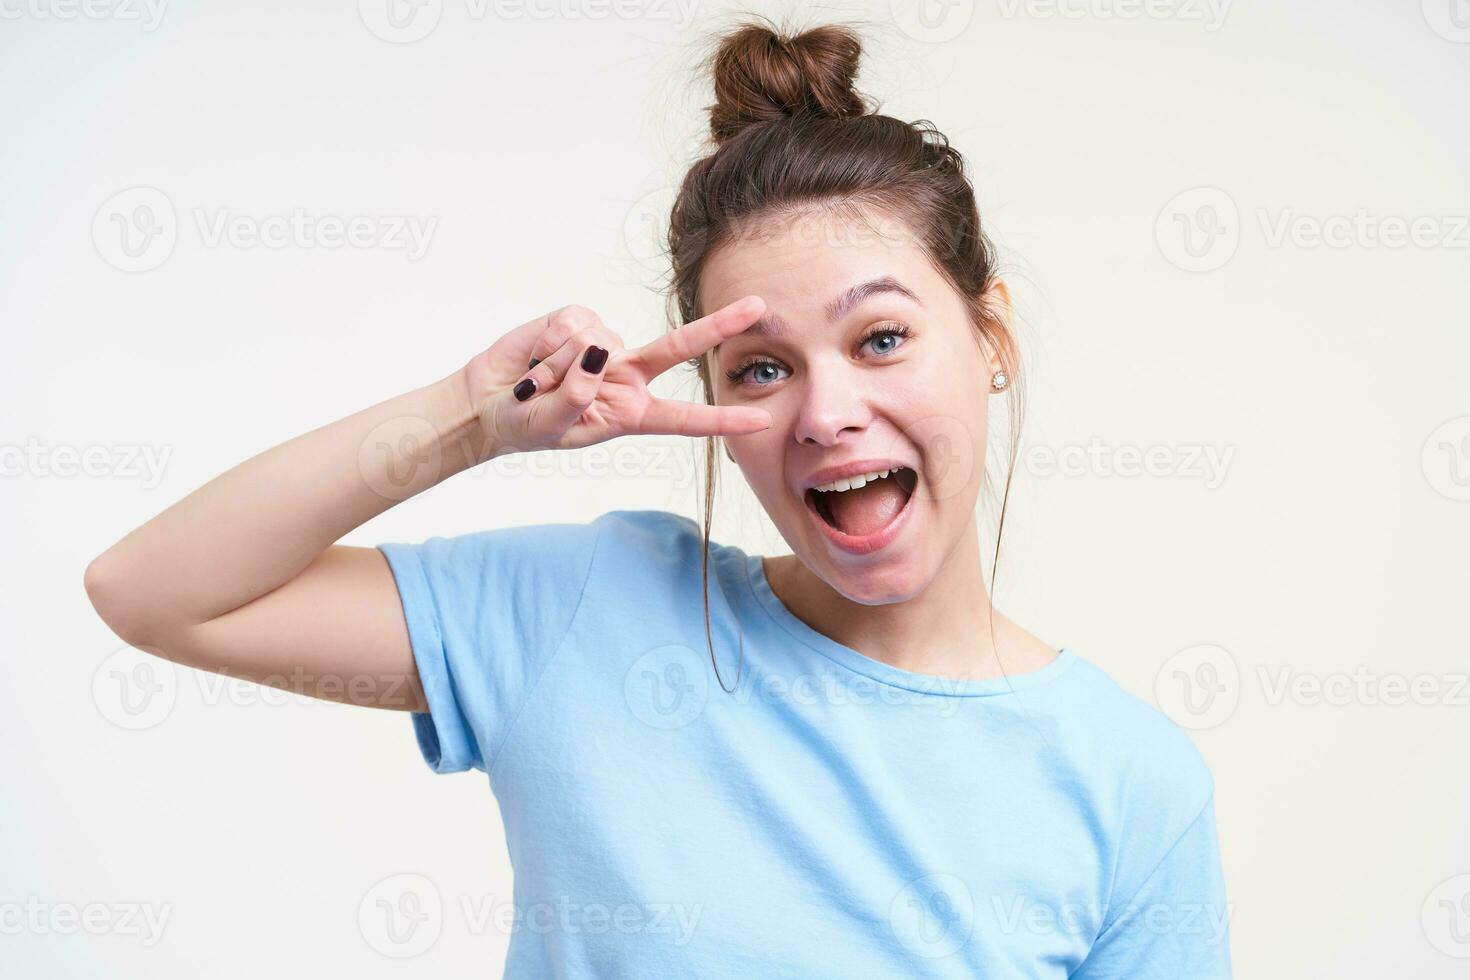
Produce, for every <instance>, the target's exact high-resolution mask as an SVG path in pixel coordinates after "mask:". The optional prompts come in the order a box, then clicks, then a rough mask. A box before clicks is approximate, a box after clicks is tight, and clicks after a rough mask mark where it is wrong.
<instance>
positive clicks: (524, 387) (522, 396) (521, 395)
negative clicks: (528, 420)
mask: <svg viewBox="0 0 1470 980" xmlns="http://www.w3.org/2000/svg"><path fill="white" fill-rule="evenodd" d="M535 393H536V379H535V378H522V379H521V383H520V384H518V385H516V386H515V387H514V388H512V389H511V394H513V395H515V396H516V401H518V402H523V401H525V400H526V399H527V398H530V397H531V396H532V395H534V394H535Z"/></svg>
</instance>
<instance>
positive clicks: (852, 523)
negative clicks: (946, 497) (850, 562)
mask: <svg viewBox="0 0 1470 980" xmlns="http://www.w3.org/2000/svg"><path fill="white" fill-rule="evenodd" d="M918 479H919V478H918V474H917V473H915V472H914V471H913V470H912V469H910V468H909V467H907V466H900V467H898V468H896V469H891V470H879V471H877V472H875V473H869V474H865V475H863V476H860V477H853V478H851V479H846V480H837V481H835V482H834V483H833V484H828V485H827V487H828V488H827V489H825V490H819V489H817V488H815V487H813V488H812V489H810V490H808V491H807V492H806V504H807V507H808V508H809V509H810V510H811V511H812V512H813V513H814V514H816V515H817V517H818V518H819V519H820V520H821V521H822V523H823V524H825V525H826V526H827V527H828V528H830V529H831V530H833V531H835V532H836V533H837V535H839V536H841V537H843V538H848V539H869V538H872V537H873V536H874V535H877V534H879V533H881V532H882V531H884V530H885V529H887V528H889V527H890V526H892V525H893V523H894V522H895V521H896V520H897V519H898V517H899V515H900V514H901V513H902V512H903V511H904V509H905V508H906V507H907V506H908V502H909V500H910V499H911V498H912V497H913V494H914V488H915V487H916V486H917V485H918Z"/></svg>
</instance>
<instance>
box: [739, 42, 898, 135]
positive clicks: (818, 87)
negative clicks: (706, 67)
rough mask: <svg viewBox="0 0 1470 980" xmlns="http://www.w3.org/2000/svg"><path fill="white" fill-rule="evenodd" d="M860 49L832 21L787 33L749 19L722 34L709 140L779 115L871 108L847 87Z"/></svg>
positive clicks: (836, 114) (832, 114)
mask: <svg viewBox="0 0 1470 980" xmlns="http://www.w3.org/2000/svg"><path fill="white" fill-rule="evenodd" d="M862 49H863V48H862V41H861V40H860V39H859V38H858V36H857V34H856V33H855V32H853V31H852V30H851V29H849V28H846V27H839V26H835V25H832V26H823V27H815V28H813V29H811V30H809V31H804V32H802V33H800V34H797V35H796V36H795V37H787V36H785V35H782V34H779V33H777V32H776V31H774V30H771V29H770V28H769V27H767V26H765V25H764V24H759V23H751V24H746V25H744V26H742V27H740V28H739V29H738V30H736V31H734V32H733V33H731V34H729V35H727V36H726V37H724V38H723V39H722V40H721V41H720V46H719V50H718V52H717V53H716V54H715V57H714V82H715V104H714V105H713V106H712V107H710V132H711V134H712V135H713V136H714V138H715V142H717V143H723V142H725V141H726V140H728V139H729V138H730V137H732V136H734V135H735V134H736V133H738V132H740V131H741V130H742V129H744V128H745V127H747V126H750V125H752V124H754V123H762V122H769V121H771V120H774V119H781V118H783V117H795V116H800V115H813V116H820V117H826V118H831V119H837V118H843V117H848V116H861V115H864V114H865V113H867V112H869V111H871V107H870V106H869V105H868V103H867V100H866V99H864V98H863V96H861V95H860V94H858V92H856V91H855V90H854V89H853V80H854V79H855V78H856V77H857V70H858V61H859V59H860V57H861V55H862Z"/></svg>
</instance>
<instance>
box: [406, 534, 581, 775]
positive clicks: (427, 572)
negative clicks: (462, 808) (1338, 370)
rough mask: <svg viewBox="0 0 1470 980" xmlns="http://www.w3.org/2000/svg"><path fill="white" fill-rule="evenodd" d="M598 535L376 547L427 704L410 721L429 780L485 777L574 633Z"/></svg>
mask: <svg viewBox="0 0 1470 980" xmlns="http://www.w3.org/2000/svg"><path fill="white" fill-rule="evenodd" d="M602 527H603V522H602V520H601V519H599V520H597V521H592V522H590V523H586V524H536V525H528V526H522V527H511V528H501V529H497V530H492V531H479V532H475V533H471V534H465V535H460V536H457V537H435V538H429V539H428V540H426V541H423V542H420V543H417V544H399V543H386V544H380V545H378V550H379V551H381V552H382V553H383V555H384V557H386V558H387V560H388V565H389V567H390V568H391V569H392V572H393V577H394V580H395V581H396V583H397V586H398V596H399V599H400V600H401V602H402V604H403V616H404V620H405V621H406V623H407V625H408V636H409V641H410V643H411V644H412V646H413V655H414V661H415V663H416V665H417V667H418V673H419V679H420V681H421V682H422V684H423V688H424V694H425V697H426V698H427V700H428V708H429V710H428V711H427V712H415V713H414V714H413V715H412V719H413V726H414V731H415V734H416V735H417V738H418V744H419V749H420V750H421V751H422V752H423V756H424V760H425V761H426V762H427V763H428V764H429V766H430V767H431V768H432V769H433V770H434V771H435V772H463V771H465V770H467V769H471V768H473V769H479V770H480V771H482V772H486V773H488V772H489V771H490V769H491V768H492V767H493V766H494V762H495V753H496V751H497V750H498V749H499V747H500V745H501V744H502V743H503V742H504V740H505V737H506V735H507V734H508V733H509V731H510V728H511V726H512V724H513V723H514V721H515V718H516V716H517V715H518V714H519V712H520V709H521V707H522V705H523V704H524V703H525V699H526V697H527V696H528V695H529V694H530V692H531V690H532V688H534V686H535V684H536V681H537V679H538V678H539V677H540V676H541V671H542V670H544V669H545V667H546V665H547V663H548V662H549V661H550V659H551V658H552V657H553V656H554V655H555V653H556V649H557V647H558V645H559V644H560V642H561V640H562V638H563V637H565V636H566V634H567V631H568V629H569V628H570V627H571V624H572V620H573V618H574V616H575V615H576V612H577V609H578V608H579V606H580V603H581V599H582V595H583V592H584V590H585V588H586V585H587V581H588V579H589V577H590V574H591V569H592V560H593V555H594V552H595V550H596V546H597V539H598V536H599V533H600V532H601V529H602Z"/></svg>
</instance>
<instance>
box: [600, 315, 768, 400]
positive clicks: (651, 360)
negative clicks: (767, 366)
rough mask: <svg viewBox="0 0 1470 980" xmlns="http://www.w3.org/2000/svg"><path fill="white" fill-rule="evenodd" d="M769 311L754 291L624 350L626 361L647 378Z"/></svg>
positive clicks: (713, 343)
mask: <svg viewBox="0 0 1470 980" xmlns="http://www.w3.org/2000/svg"><path fill="white" fill-rule="evenodd" d="M765 311H766V301H765V300H763V299H761V298H760V297H759V296H755V295H751V296H746V297H744V298H743V299H737V300H736V301H735V302H733V303H730V304H729V305H728V306H723V307H721V308H720V309H718V310H715V311H714V312H713V313H711V314H709V315H708V316H702V317H700V318H699V319H698V320H691V321H690V322H688V323H686V324H684V326H682V327H679V328H677V329H675V330H670V331H669V332H668V333H666V334H664V335H663V336H662V337H660V338H658V339H657V340H654V341H650V342H649V343H646V344H644V345H643V346H642V347H638V348H635V349H633V350H631V351H626V352H625V353H624V358H623V360H624V363H625V364H628V365H631V366H632V367H634V368H636V369H637V370H638V372H639V373H640V374H642V375H643V380H644V381H645V382H648V381H652V380H653V379H654V378H656V377H658V376H659V375H660V374H663V373H664V372H665V371H667V370H668V369H669V368H671V367H673V366H674V365H676V364H679V363H681V362H683V361H688V360H692V359H694V358H696V357H698V356H699V355H701V354H703V353H704V352H705V351H707V350H709V349H710V348H711V347H714V346H715V345H717V344H720V343H723V342H724V341H726V340H728V339H729V338H731V337H733V336H735V335H736V334H738V333H740V332H741V331H742V330H745V329H747V328H748V327H750V325H751V324H753V323H755V321H757V320H759V319H760V317H761V314H762V313H764V312H765Z"/></svg>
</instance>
